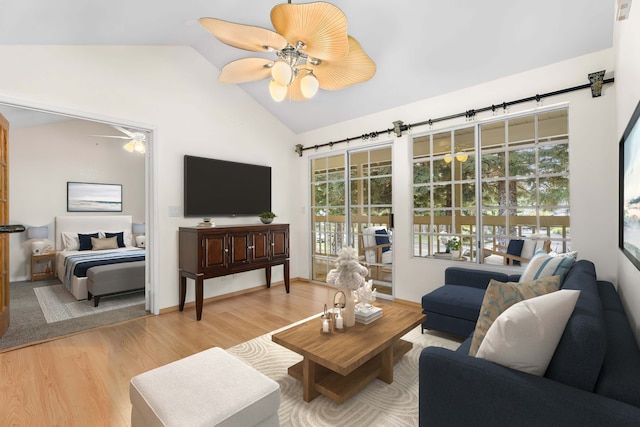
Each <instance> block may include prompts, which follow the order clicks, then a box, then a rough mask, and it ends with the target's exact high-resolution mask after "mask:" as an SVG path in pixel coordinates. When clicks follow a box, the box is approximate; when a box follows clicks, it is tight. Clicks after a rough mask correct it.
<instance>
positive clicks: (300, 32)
mask: <svg viewBox="0 0 640 427" xmlns="http://www.w3.org/2000/svg"><path fill="white" fill-rule="evenodd" d="M271 22H272V24H273V27H274V28H275V30H276V31H275V32H274V31H271V30H267V29H264V28H260V27H254V26H250V25H243V24H235V23H232V22H227V21H223V20H220V19H216V18H200V24H201V25H202V26H203V27H204V28H206V29H207V31H209V32H210V33H211V34H213V35H214V36H215V37H216V38H217V39H218V40H220V41H221V42H223V43H225V44H227V45H229V46H233V47H237V48H239V49H244V50H248V51H252V52H263V53H272V54H273V53H275V56H276V58H275V59H266V58H244V59H239V60H236V61H232V62H230V63H228V64H227V65H225V66H224V67H223V68H222V71H221V72H220V76H219V77H218V80H219V81H221V82H223V83H246V82H250V81H256V80H263V79H269V78H270V79H271V80H270V82H269V93H270V94H271V97H272V98H273V99H274V100H275V101H277V102H280V101H282V100H284V99H289V100H292V101H304V100H306V99H309V98H312V97H313V96H315V94H316V93H317V92H318V89H324V90H339V89H343V88H345V87H347V86H351V85H353V84H356V83H362V82H365V81H367V80H369V79H371V78H372V77H373V76H374V74H375V72H376V64H375V63H374V62H373V60H371V58H370V57H369V56H368V55H367V54H366V53H365V51H364V50H363V49H362V47H361V46H360V44H359V43H358V42H357V41H356V40H355V39H354V38H353V37H351V36H349V35H348V34H347V18H346V16H345V15H344V13H343V12H342V11H341V10H340V9H339V8H337V7H336V6H334V5H332V4H330V3H326V2H313V3H306V4H291V2H290V1H289V3H284V4H279V5H276V6H274V7H273V9H271ZM283 94H284V95H283Z"/></svg>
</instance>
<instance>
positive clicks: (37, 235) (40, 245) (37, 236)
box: [27, 225, 49, 255]
mask: <svg viewBox="0 0 640 427" xmlns="http://www.w3.org/2000/svg"><path fill="white" fill-rule="evenodd" d="M47 237H49V227H47V226H46V225H43V226H41V227H29V228H27V239H30V240H33V241H32V242H31V252H32V253H33V254H34V255H41V254H42V252H43V251H44V240H43V239H46V238H47Z"/></svg>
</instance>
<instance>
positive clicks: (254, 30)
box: [200, 18, 287, 52]
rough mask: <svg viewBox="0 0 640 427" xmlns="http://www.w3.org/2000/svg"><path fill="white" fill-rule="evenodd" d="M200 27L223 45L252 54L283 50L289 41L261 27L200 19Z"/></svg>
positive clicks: (213, 19) (212, 19)
mask: <svg viewBox="0 0 640 427" xmlns="http://www.w3.org/2000/svg"><path fill="white" fill-rule="evenodd" d="M200 25H202V26H203V27H204V28H206V29H207V31H209V32H210V33H211V34H213V35H214V36H215V37H216V38H217V39H218V40H220V41H221V42H222V43H225V44H228V45H229V46H233V47H237V48H239V49H244V50H250V51H252V52H268V51H270V50H272V49H274V50H282V49H284V48H285V47H286V46H287V40H286V39H285V38H284V37H282V36H281V35H280V34H278V33H276V32H273V31H271V30H267V29H265V28H261V27H254V26H252V25H243V24H236V23H233V22H228V21H223V20H221V19H216V18H200Z"/></svg>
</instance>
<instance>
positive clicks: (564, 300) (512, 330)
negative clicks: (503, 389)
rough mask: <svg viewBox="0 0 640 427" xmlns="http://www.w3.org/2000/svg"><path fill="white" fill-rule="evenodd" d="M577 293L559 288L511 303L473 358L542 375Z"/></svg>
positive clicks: (492, 326)
mask: <svg viewBox="0 0 640 427" xmlns="http://www.w3.org/2000/svg"><path fill="white" fill-rule="evenodd" d="M579 295H580V291H577V290H569V289H567V290H559V291H556V292H552V293H550V294H545V295H541V296H539V297H535V298H530V299H526V300H524V301H520V302H518V303H516V304H514V305H512V306H511V307H509V308H508V309H507V310H506V311H504V312H503V313H502V314H501V315H500V316H498V318H497V319H496V320H495V321H494V322H493V324H492V325H491V327H490V328H489V330H488V331H487V334H486V335H485V337H484V339H483V340H482V343H481V344H480V348H478V352H477V353H476V357H479V358H482V359H486V360H489V361H491V362H494V363H498V364H500V365H503V366H506V367H508V368H512V369H517V370H519V371H523V372H528V373H530V374H533V375H538V376H542V375H544V373H545V372H546V371H547V366H549V362H551V358H552V357H553V353H555V351H556V347H557V346H558V342H560V338H561V337H562V333H563V332H564V328H565V326H566V325H567V321H568V320H569V317H571V313H573V308H574V307H575V305H576V301H577V300H578V296H579Z"/></svg>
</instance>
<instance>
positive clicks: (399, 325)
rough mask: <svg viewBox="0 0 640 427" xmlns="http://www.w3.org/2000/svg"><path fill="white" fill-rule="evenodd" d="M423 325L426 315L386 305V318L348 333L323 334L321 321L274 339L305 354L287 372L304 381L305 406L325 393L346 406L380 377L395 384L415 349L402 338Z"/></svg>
mask: <svg viewBox="0 0 640 427" xmlns="http://www.w3.org/2000/svg"><path fill="white" fill-rule="evenodd" d="M424 320H425V315H424V314H422V313H419V312H414V311H408V310H403V309H401V308H398V307H394V306H383V307H382V317H381V318H379V319H378V320H376V321H374V322H372V323H370V324H368V325H363V324H360V323H356V324H355V326H352V327H351V328H347V329H346V331H345V332H341V333H340V332H335V331H334V332H332V333H331V334H323V333H322V332H321V328H322V322H321V320H320V318H319V317H318V318H314V319H311V320H309V321H307V322H304V323H302V324H300V325H296V326H293V327H291V328H289V329H287V330H284V331H282V332H279V333H277V334H274V335H273V336H272V339H273V342H275V343H277V344H280V345H281V346H283V347H286V348H288V349H289V350H292V351H295V352H296V353H298V354H300V355H302V357H303V360H302V362H299V363H297V364H295V365H293V366H291V367H289V370H288V372H289V375H291V376H292V377H294V378H296V379H298V380H300V381H301V382H302V386H303V393H302V394H303V396H302V397H303V398H304V400H305V401H306V402H310V401H311V400H313V399H314V398H316V397H317V396H319V395H320V394H323V395H325V396H327V397H328V398H330V399H333V400H335V401H336V402H338V403H344V402H346V401H347V400H348V399H349V398H350V397H351V396H353V395H354V394H356V393H357V392H358V391H360V390H362V389H363V388H364V387H365V386H366V385H367V384H369V383H370V382H371V381H373V380H374V379H375V378H379V379H381V380H382V381H385V382H386V383H389V384H391V383H392V382H393V365H394V364H395V363H396V362H397V361H398V360H400V358H401V357H402V356H403V355H404V354H405V353H406V352H408V351H409V350H411V347H412V345H413V344H411V343H410V342H408V341H405V340H401V339H400V337H402V336H403V335H405V334H406V333H407V332H409V331H410V330H412V329H413V328H415V327H416V326H418V325H420V324H421V323H422V322H424ZM416 375H418V373H417V372H416Z"/></svg>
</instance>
